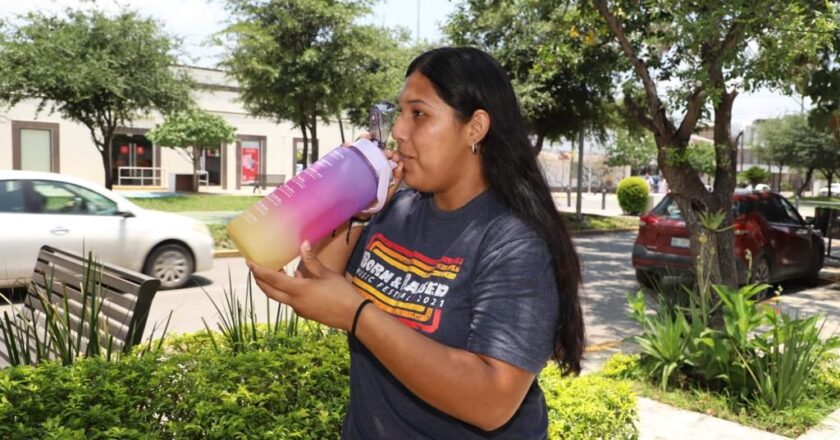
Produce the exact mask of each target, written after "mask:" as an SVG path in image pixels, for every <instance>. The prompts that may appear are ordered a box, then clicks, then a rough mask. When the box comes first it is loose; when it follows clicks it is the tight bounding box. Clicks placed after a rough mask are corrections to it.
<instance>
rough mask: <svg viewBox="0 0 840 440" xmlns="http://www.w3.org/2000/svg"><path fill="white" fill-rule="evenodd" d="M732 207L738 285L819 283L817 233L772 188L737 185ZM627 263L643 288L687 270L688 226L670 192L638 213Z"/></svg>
mask: <svg viewBox="0 0 840 440" xmlns="http://www.w3.org/2000/svg"><path fill="white" fill-rule="evenodd" d="M732 209H733V215H734V220H733V229H734V232H735V253H736V256H737V258H736V260H735V261H736V265H737V268H738V277H739V282H740V283H741V284H744V283H747V282H753V283H776V282H780V281H784V280H788V279H794V278H801V279H803V281H804V282H805V284H806V285H809V286H814V285H816V284H817V283H818V282H819V272H820V270H821V269H822V266H823V259H824V256H823V255H824V253H825V244H824V242H823V238H822V233H821V232H820V231H819V230H818V229H816V228H815V227H814V225H813V221H812V220H810V219H809V221H807V222H806V221H805V220H803V219H802V217H801V216H800V215H799V212H798V211H797V210H796V208H794V207H793V205H792V204H791V203H790V202H788V201H787V199H785V198H784V197H782V196H781V195H779V194H778V193H775V192H772V191H753V190H744V189H738V190H736V191H735V194H734V195H733V197H732ZM748 254H749V255H750V258H751V263H750V261H748V257H747V255H748ZM633 267H634V268H635V269H636V278H637V280H638V281H639V283H640V284H641V285H643V286H646V287H653V286H655V285H657V284H658V282H659V281H660V280H661V277H662V276H664V275H685V274H691V273H692V271H693V264H692V257H691V243H690V240H689V234H688V228H687V227H686V224H685V220H684V219H683V216H682V213H681V212H680V209H679V207H678V206H677V203H676V201H675V200H674V199H673V198H672V197H671V196H670V195H668V196H666V197H665V198H663V199H662V201H661V202H660V203H659V204H657V205H656V206H655V207H654V208H653V209H652V210H651V211H650V212H648V213H647V214H645V215H642V216H641V217H640V222H639V233H638V236H637V237H636V241H635V243H634V245H633Z"/></svg>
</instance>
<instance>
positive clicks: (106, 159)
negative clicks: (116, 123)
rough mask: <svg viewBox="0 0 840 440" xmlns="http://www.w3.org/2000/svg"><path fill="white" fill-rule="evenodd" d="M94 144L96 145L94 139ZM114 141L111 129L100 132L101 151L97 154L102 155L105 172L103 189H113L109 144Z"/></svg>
mask: <svg viewBox="0 0 840 440" xmlns="http://www.w3.org/2000/svg"><path fill="white" fill-rule="evenodd" d="M93 141H94V143H96V139H95V138H94V140H93ZM113 141H114V129H113V128H105V129H104V130H103V132H102V142H103V144H104V145H103V146H102V150H100V151H99V152H100V153H101V154H102V165H103V167H104V171H105V188H108V189H113V188H114V173H113V172H112V168H111V151H112V148H111V143H112V142H113Z"/></svg>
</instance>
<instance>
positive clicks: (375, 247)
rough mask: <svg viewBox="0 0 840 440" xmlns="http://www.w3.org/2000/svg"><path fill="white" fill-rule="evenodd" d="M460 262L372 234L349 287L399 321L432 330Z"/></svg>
mask: <svg viewBox="0 0 840 440" xmlns="http://www.w3.org/2000/svg"><path fill="white" fill-rule="evenodd" d="M463 262H464V260H463V258H452V257H440V258H437V259H435V258H429V257H427V256H425V255H423V254H421V253H420V252H417V251H411V250H408V249H406V248H404V247H402V246H400V245H398V244H396V243H394V242H392V241H390V240H388V239H387V238H386V237H385V236H384V235H382V234H374V235H373V237H371V239H370V240H369V241H368V243H367V246H366V247H365V251H364V253H363V254H362V260H361V263H360V264H359V267H358V268H356V272H355V273H354V274H353V286H354V287H355V288H356V290H358V291H359V292H360V293H361V294H362V296H364V297H366V298H369V299H371V300H372V301H374V302H375V303H376V304H377V305H378V306H379V308H381V309H382V310H384V311H386V312H388V313H390V314H391V315H393V316H394V317H396V318H397V319H399V320H400V321H401V322H402V323H403V324H405V325H407V326H409V327H411V328H414V329H419V330H421V331H423V332H426V333H434V332H435V331H436V330H437V329H438V326H439V325H440V319H441V315H442V314H443V308H444V304H446V294H447V293H448V292H449V288H450V287H451V286H452V284H453V282H454V281H455V279H456V278H457V277H458V272H460V270H461V266H462V265H463Z"/></svg>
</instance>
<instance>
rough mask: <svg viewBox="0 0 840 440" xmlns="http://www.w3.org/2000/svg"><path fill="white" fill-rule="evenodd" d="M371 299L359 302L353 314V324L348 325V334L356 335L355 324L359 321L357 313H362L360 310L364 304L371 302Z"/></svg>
mask: <svg viewBox="0 0 840 440" xmlns="http://www.w3.org/2000/svg"><path fill="white" fill-rule="evenodd" d="M372 302H373V301H371V300H369V299H365V300H364V301H362V303H361V304H359V308H357V309H356V315H354V316H353V326H352V327H350V336H352V337H354V338H355V337H356V324H358V323H359V315H361V314H362V310H364V308H365V306H366V305H368V304H370V303H372Z"/></svg>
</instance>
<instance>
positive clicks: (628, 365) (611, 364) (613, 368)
mask: <svg viewBox="0 0 840 440" xmlns="http://www.w3.org/2000/svg"><path fill="white" fill-rule="evenodd" d="M638 372H639V355H638V354H624V353H616V354H614V355H612V356H610V358H609V359H607V361H606V362H604V365H603V366H602V367H601V371H600V374H601V375H602V376H604V377H607V378H611V379H637V376H638Z"/></svg>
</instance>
